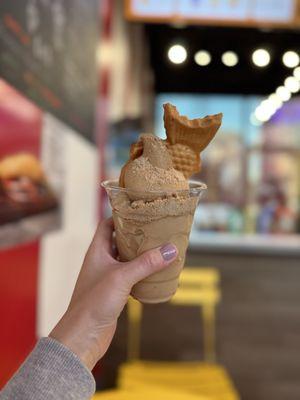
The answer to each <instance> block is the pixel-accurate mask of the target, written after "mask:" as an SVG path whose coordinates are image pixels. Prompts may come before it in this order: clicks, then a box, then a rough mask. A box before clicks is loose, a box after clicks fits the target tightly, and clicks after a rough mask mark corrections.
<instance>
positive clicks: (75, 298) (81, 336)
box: [49, 218, 178, 369]
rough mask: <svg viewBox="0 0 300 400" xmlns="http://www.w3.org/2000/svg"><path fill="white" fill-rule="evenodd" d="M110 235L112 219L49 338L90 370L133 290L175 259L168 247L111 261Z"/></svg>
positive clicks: (103, 227) (104, 225)
mask: <svg viewBox="0 0 300 400" xmlns="http://www.w3.org/2000/svg"><path fill="white" fill-rule="evenodd" d="M112 234H113V221H112V219H111V218H110V219H108V220H105V221H103V222H102V223H100V224H99V225H98V228H97V231H96V233H95V236H94V238H93V241H92V243H91V245H90V247H89V249H88V251H87V253H86V256H85V259H84V262H83V265H82V268H81V271H80V273H79V276H78V279H77V283H76V286H75V289H74V292H73V295H72V298H71V302H70V305H69V307H68V309H67V311H66V313H65V314H64V315H63V317H62V318H61V320H60V321H59V322H58V324H57V325H56V326H55V328H54V329H53V331H52V332H51V333H50V335H49V336H50V337H52V338H54V339H56V340H58V341H59V342H61V343H62V344H63V345H65V346H66V347H68V348H69V349H70V350H72V351H73V352H74V353H75V354H77V355H78V356H79V358H80V359H81V361H82V362H83V363H84V364H85V365H86V366H87V367H88V368H89V369H92V368H93V367H94V366H95V364H96V362H97V361H98V360H99V359H100V358H101V357H103V355H104V354H105V352H106V351H107V349H108V347H109V345H110V343H111V341H112V338H113V336H114V333H115V330H116V326H117V320H118V317H119V315H120V313H121V311H122V310H123V308H124V306H125V304H126V303H127V299H128V296H129V294H130V291H131V288H132V286H133V285H134V284H136V283H137V282H139V281H140V280H142V279H144V278H146V277H147V276H149V275H152V274H153V273H154V272H157V271H159V270H161V269H163V268H164V267H166V266H167V265H169V264H170V263H171V262H172V261H174V259H175V258H176V257H177V254H178V253H177V249H176V247H175V246H174V245H172V244H166V245H164V246H162V247H160V248H156V249H153V250H148V251H146V252H145V253H143V254H142V255H140V256H139V257H137V258H136V259H134V260H132V261H130V262H119V261H117V260H116V259H115V258H114V255H113V241H112Z"/></svg>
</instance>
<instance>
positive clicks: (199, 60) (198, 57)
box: [194, 50, 211, 66]
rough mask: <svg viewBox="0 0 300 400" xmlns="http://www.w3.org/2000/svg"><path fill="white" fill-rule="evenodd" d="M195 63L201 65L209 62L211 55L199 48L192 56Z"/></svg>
mask: <svg viewBox="0 0 300 400" xmlns="http://www.w3.org/2000/svg"><path fill="white" fill-rule="evenodd" d="M194 60H195V63H196V64H198V65H201V66H205V65H208V64H209V63H210V62H211V55H210V53H209V52H208V51H206V50H199V51H197V53H196V54H195V56H194Z"/></svg>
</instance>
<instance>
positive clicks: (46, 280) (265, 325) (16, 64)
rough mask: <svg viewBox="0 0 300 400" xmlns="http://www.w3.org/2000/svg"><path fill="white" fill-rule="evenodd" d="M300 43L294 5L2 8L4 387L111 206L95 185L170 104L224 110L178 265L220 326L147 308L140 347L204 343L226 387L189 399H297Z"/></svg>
mask: <svg viewBox="0 0 300 400" xmlns="http://www.w3.org/2000/svg"><path fill="white" fill-rule="evenodd" d="M299 43H300V2H299V1H298V0H251V1H250V0H164V1H158V0H128V1H121V0H86V1H84V2H83V1H80V0H67V1H63V0H53V1H48V0H26V1H23V2H22V4H21V2H19V1H17V0H9V1H8V0H6V1H3V2H1V4H0V78H1V80H0V318H1V329H0V387H1V386H3V385H4V384H5V382H6V381H7V379H9V377H10V376H11V375H12V374H13V372H14V371H15V370H16V369H17V368H18V366H19V365H20V363H21V362H22V360H23V359H24V357H25V356H26V355H27V354H28V352H29V351H30V350H31V349H32V347H33V346H34V344H35V342H36V340H37V339H38V338H39V337H41V336H44V335H47V334H48V333H49V331H50V330H51V329H52V327H53V326H54V324H55V323H56V322H57V321H58V319H59V318H60V316H61V315H62V313H63V312H64V310H65V308H66V306H67V304H68V301H69V299H70V295H71V292H72V289H73V287H74V283H75V280H76V277H77V274H78V271H79V268H80V266H81V261H82V259H83V256H84V252H85V250H86V248H87V246H88V243H89V241H90V239H91V237H92V234H93V231H94V229H95V226H96V224H97V221H98V220H99V219H101V218H103V217H105V216H108V215H109V214H110V208H109V205H108V203H107V198H106V195H105V193H103V192H102V191H101V190H100V181H101V180H103V179H109V178H116V177H118V174H119V171H120V168H121V166H122V165H123V164H124V162H126V160H127V158H128V152H129V147H130V144H131V143H132V142H134V141H136V140H137V138H138V135H139V134H140V133H141V132H153V133H155V134H156V135H158V136H159V137H162V138H164V137H165V131H164V126H163V107H162V105H163V104H164V103H165V102H170V103H172V104H174V105H176V107H177V109H178V110H179V112H180V114H183V115H187V116H188V117H189V118H196V117H204V116H205V115H207V114H215V113H218V112H222V113H223V114H224V116H223V124H222V126H221V128H220V130H219V133H218V134H217V136H216V138H215V139H214V140H213V142H212V144H211V145H210V146H209V148H208V149H207V150H206V151H205V153H204V154H203V168H202V170H201V172H200V173H199V174H197V175H196V176H195V177H194V178H195V179H198V180H202V181H204V182H205V183H206V184H207V185H208V191H207V194H206V195H205V197H203V198H202V201H201V203H200V205H199V207H198V209H197V210H196V214H195V220H194V225H193V228H192V232H191V237H190V247H189V251H188V255H187V260H186V265H187V266H188V267H190V268H192V269H193V270H194V271H200V272H201V271H202V272H203V271H204V272H205V274H206V273H207V274H208V275H205V274H204V275H205V276H210V277H213V278H211V279H212V280H211V281H210V282H213V286H214V288H213V290H217V293H218V296H217V297H218V301H216V300H214V302H213V309H214V315H216V320H215V323H213V319H214V318H212V317H211V318H208V319H205V318H202V320H199V315H200V314H199V310H198V308H199V307H198V306H200V308H201V310H202V308H203V304H204V303H203V302H202V303H201V301H200V300H199V301H198V303H197V302H196V303H193V304H190V305H191V306H190V307H188V306H187V304H179V303H180V302H179V303H178V304H173V307H171V306H170V304H162V305H156V306H145V307H144V313H143V323H142V328H141V329H142V330H141V332H142V339H141V347H140V351H141V352H140V356H141V357H142V358H143V359H151V360H164V361H166V360H169V361H172V362H177V363H180V362H191V361H196V360H199V362H200V361H201V360H203V359H206V356H207V354H206V350H207V349H206V347H205V346H206V345H207V343H208V342H209V340H210V339H211V341H210V343H212V342H213V343H214V344H213V348H214V349H213V353H214V357H213V358H214V360H213V361H214V363H213V365H219V366H221V367H222V368H224V371H226V374H227V375H226V376H228V377H229V378H228V379H230V381H231V382H232V385H233V386H234V387H235V395H234V396H235V397H230V395H228V396H227V397H226V396H225V395H224V393H225V392H224V391H223V395H222V394H219V395H217V394H216V393H214V394H211V393H210V392H209V391H207V392H205V390H204V392H203V393H202V392H201V393H200V392H199V393H200V394H201V395H203V396H204V397H203V396H202V397H199V396H198V398H203V399H205V398H207V399H215V400H217V399H220V400H221V399H225V398H226V399H233V398H234V399H237V398H241V399H245V400H248V399H249V400H250V399H251V400H265V399H272V400H277V399H282V398H284V399H289V400H294V399H295V400H296V399H297V400H298V399H299V398H300V379H299V378H300V374H299V371H300V340H299V337H300V314H299V304H300V236H299V235H300V97H299V93H300V45H299ZM196 267H197V268H196ZM200 275H201V274H200ZM200 275H199V282H200V280H202V279H204V280H205V279H206V278H203V276H204V275H203V276H202V275H201V278H200ZM195 279H196V278H195ZM197 279H198V278H197ZM195 282H196V281H195ZM201 282H202V281H201ZM205 282H206V283H205V285H206V284H207V281H205ZM205 287H206V286H205ZM199 290H200V289H199ZM207 290H208V289H207ZM210 290H211V288H210V289H209V291H210ZM209 293H210V292H209ZM214 293H215V292H214ZM205 296H206V295H205ZM205 299H206V297H205ZM183 303H184V302H183ZM202 314H203V315H204V314H205V313H204V311H203V310H202ZM129 320H130V319H129ZM198 320H199V321H198ZM157 321H159V324H157ZM212 323H213V325H214V326H215V340H214V333H213V331H212V330H209V329H208V332H210V334H208V335H211V336H213V337H211V338H210V339H208V342H207V340H206V339H207V338H206V339H205V335H203V332H207V330H206V328H205V324H210V325H211V324H212ZM127 325H128V324H127V311H126V310H125V311H124V313H123V314H122V315H121V318H120V323H119V326H118V330H117V333H116V336H115V339H114V341H113V344H112V346H111V348H110V350H109V352H108V354H107V355H106V356H105V358H104V359H103V360H102V361H101V362H100V363H99V365H97V367H96V368H95V371H94V374H95V377H96V381H97V387H98V389H99V390H102V391H103V390H106V389H109V388H113V387H116V385H119V384H120V378H118V376H119V375H118V374H119V371H120V365H124V363H125V362H126V359H127V353H126V348H127V342H128V341H129V339H130V329H129V331H128V329H127ZM171 332H172V333H173V335H171ZM203 341H204V347H203V346H202V342H203ZM206 361H207V360H206ZM210 361H212V360H210ZM216 363H217V364H216ZM201 368H202V367H201ZM174 376H175V375H174ZM124 379H125V378H124ZM121 382H123V381H122V379H121ZM199 393H198V394H199ZM205 396H208V397H205ZM209 396H210V397H209ZM222 396H223V397H222ZM103 398H104V397H103ZM119 398H121V397H119ZM157 398H159V397H158V396H157ZM165 398H167V397H165ZM181 398H186V399H188V398H190V397H188V395H187V394H186V395H185V397H181Z"/></svg>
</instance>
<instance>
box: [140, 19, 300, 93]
mask: <svg viewBox="0 0 300 400" xmlns="http://www.w3.org/2000/svg"><path fill="white" fill-rule="evenodd" d="M146 33H147V37H148V40H149V43H150V52H151V63H152V67H153V70H154V74H155V90H156V92H190V93H243V94H269V93H271V92H273V91H274V90H275V89H276V87H277V86H279V85H281V84H282V83H283V81H284V79H285V78H286V77H287V76H289V75H291V73H292V70H291V69H289V68H287V67H285V66H284V65H283V64H282V61H281V57H282V54H283V53H284V52H285V51H287V50H295V51H297V52H298V53H299V51H300V31H290V30H288V31H287V30H285V31H283V30H258V29H246V28H217V27H188V28H181V29H178V28H173V27H171V26H168V25H147V26H146ZM175 43H180V44H183V45H184V46H185V47H186V49H187V51H188V58H187V60H186V61H185V62H184V63H183V64H179V65H176V64H172V63H171V62H170V61H169V60H168V58H167V51H168V49H169V47H170V46H171V45H172V44H175ZM262 47H263V48H266V49H267V50H269V51H270V53H271V63H270V64H269V65H268V66H267V67H265V68H258V67H255V66H254V65H253V63H252V61H251V53H252V51H253V50H255V49H256V48H262ZM200 49H205V50H208V51H209V52H210V53H211V54H212V62H211V63H210V64H209V65H208V66H205V67H200V66H198V65H197V64H196V63H195V62H194V59H193V56H194V54H195V53H196V52H197V51H198V50H200ZM226 50H232V51H235V52H236V53H237V54H238V56H239V63H238V64H237V65H236V66H235V67H226V66H225V65H223V64H222V62H221V55H222V53H223V52H225V51H226Z"/></svg>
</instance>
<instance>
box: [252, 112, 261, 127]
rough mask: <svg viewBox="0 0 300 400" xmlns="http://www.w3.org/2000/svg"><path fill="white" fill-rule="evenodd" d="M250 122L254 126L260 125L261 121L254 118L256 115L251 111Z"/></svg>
mask: <svg viewBox="0 0 300 400" xmlns="http://www.w3.org/2000/svg"><path fill="white" fill-rule="evenodd" d="M250 122H251V124H252V125H254V126H260V125H261V124H262V122H261V121H259V120H258V119H257V118H256V116H255V114H254V113H252V114H251V115H250Z"/></svg>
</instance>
